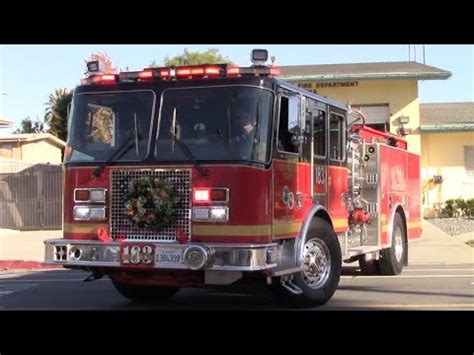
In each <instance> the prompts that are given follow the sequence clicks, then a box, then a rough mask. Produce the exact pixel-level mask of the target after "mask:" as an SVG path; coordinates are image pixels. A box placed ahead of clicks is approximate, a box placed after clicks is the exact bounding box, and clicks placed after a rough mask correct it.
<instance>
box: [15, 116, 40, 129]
mask: <svg viewBox="0 0 474 355" xmlns="http://www.w3.org/2000/svg"><path fill="white" fill-rule="evenodd" d="M43 132H45V129H44V124H43V122H41V121H40V120H38V118H37V119H36V121H35V122H33V121H32V120H31V118H29V117H27V118H25V119H23V120H22V121H21V122H20V128H18V129H16V130H15V131H14V132H13V133H43Z"/></svg>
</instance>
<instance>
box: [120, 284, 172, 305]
mask: <svg viewBox="0 0 474 355" xmlns="http://www.w3.org/2000/svg"><path fill="white" fill-rule="evenodd" d="M112 283H113V285H114V286H115V288H116V290H117V291H118V292H119V293H120V294H121V295H122V296H124V297H126V298H128V299H129V300H132V301H136V302H164V301H168V300H169V299H171V298H172V297H173V296H174V295H175V294H176V293H177V292H178V291H179V288H177V287H160V286H142V285H133V284H128V283H123V282H120V281H115V280H112Z"/></svg>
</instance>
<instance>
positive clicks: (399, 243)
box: [393, 228, 403, 262]
mask: <svg viewBox="0 0 474 355" xmlns="http://www.w3.org/2000/svg"><path fill="white" fill-rule="evenodd" d="M393 240H394V243H395V259H397V262H401V261H402V257H403V237H402V231H401V230H400V228H397V229H396V230H395V235H394V236H393Z"/></svg>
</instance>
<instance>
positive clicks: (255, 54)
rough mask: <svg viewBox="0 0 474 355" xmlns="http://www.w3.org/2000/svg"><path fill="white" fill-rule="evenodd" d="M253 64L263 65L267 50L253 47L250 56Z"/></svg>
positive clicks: (266, 58) (266, 57)
mask: <svg viewBox="0 0 474 355" xmlns="http://www.w3.org/2000/svg"><path fill="white" fill-rule="evenodd" d="M250 60H251V61H252V63H253V65H265V62H266V61H267V60H268V51H267V50H266V49H254V50H252V54H251V56H250Z"/></svg>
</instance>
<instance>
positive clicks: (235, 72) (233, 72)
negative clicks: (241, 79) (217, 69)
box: [227, 65, 240, 76]
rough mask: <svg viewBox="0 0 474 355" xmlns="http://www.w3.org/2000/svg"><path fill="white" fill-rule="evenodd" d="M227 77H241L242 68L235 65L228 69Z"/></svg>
mask: <svg viewBox="0 0 474 355" xmlns="http://www.w3.org/2000/svg"><path fill="white" fill-rule="evenodd" d="M227 76H240V68H239V67H236V66H233V65H232V66H229V67H227Z"/></svg>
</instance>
